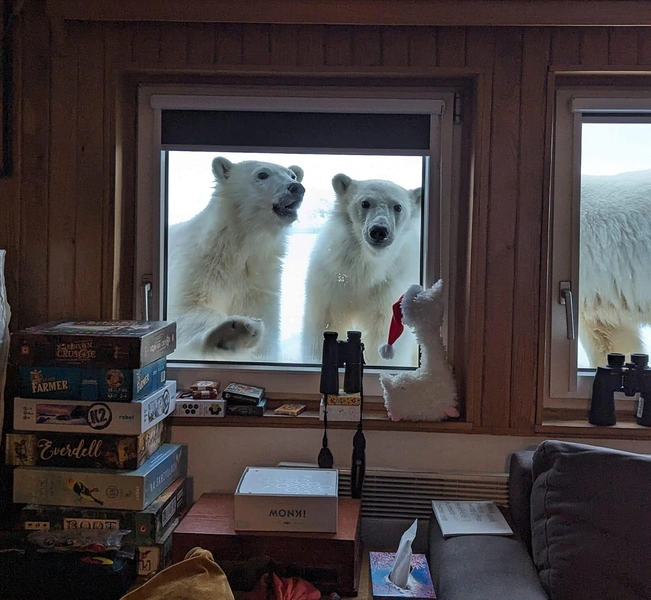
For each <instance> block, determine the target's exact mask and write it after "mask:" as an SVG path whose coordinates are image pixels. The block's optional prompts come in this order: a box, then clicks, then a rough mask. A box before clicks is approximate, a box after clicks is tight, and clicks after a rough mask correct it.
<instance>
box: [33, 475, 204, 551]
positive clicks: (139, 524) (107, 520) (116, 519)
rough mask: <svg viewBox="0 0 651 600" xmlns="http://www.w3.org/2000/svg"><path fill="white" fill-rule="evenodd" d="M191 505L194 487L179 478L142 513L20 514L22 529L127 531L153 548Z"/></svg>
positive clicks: (52, 510) (50, 509)
mask: <svg viewBox="0 0 651 600" xmlns="http://www.w3.org/2000/svg"><path fill="white" fill-rule="evenodd" d="M191 504H192V484H191V479H190V478H187V477H178V478H177V479H176V480H175V481H174V482H173V483H172V485H170V486H169V487H168V488H167V489H166V490H165V491H164V492H163V493H162V494H160V495H159V496H158V498H156V499H155V500H154V501H153V502H152V503H151V504H150V505H149V506H148V507H147V508H145V509H144V510H140V511H133V510H107V509H104V508H82V507H76V508H75V507H72V506H44V505H38V504H28V505H27V506H25V507H23V509H22V510H21V511H20V523H21V526H22V528H23V529H26V530H40V531H48V530H50V529H128V530H129V531H131V532H132V533H131V534H129V537H128V539H129V540H133V541H134V543H135V544H138V545H143V546H151V545H153V544H156V543H157V542H158V541H160V539H161V537H162V535H163V533H164V532H165V531H166V529H167V527H168V525H169V524H170V523H172V522H173V521H174V520H176V519H179V518H180V517H181V515H183V514H184V512H185V511H186V509H187V508H189V507H190V505H191Z"/></svg>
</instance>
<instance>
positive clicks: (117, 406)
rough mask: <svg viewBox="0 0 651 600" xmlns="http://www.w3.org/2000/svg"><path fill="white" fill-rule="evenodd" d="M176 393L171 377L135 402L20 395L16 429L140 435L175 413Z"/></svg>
mask: <svg viewBox="0 0 651 600" xmlns="http://www.w3.org/2000/svg"><path fill="white" fill-rule="evenodd" d="M175 396H176V381H168V382H167V383H166V384H165V385H164V386H163V387H162V388H161V389H159V390H156V391H155V392H153V393H152V394H150V395H149V396H147V397H146V398H143V399H142V400H136V401H135V402H87V401H83V400H54V399H47V400H46V399H43V398H41V399H36V398H19V397H17V398H15V399H14V429H17V430H18V431H54V432H59V433H68V432H69V433H98V432H101V433H110V434H114V435H140V434H141V433H144V432H145V431H147V430H148V429H150V428H151V427H153V426H154V425H156V423H159V422H160V421H162V420H163V419H164V418H165V417H167V416H168V415H170V414H172V412H173V411H174V406H175Z"/></svg>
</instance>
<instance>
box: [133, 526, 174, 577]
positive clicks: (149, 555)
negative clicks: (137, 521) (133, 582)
mask: <svg viewBox="0 0 651 600" xmlns="http://www.w3.org/2000/svg"><path fill="white" fill-rule="evenodd" d="M178 524H179V520H178V519H176V520H175V521H173V522H172V523H171V524H170V526H169V527H168V528H167V530H166V531H165V532H164V533H163V536H162V538H161V539H160V541H158V542H157V543H154V544H151V545H149V546H138V575H139V576H142V575H145V576H147V577H149V576H151V575H154V574H155V573H158V571H162V570H163V569H164V568H165V567H168V566H169V565H171V564H172V534H173V533H174V529H175V528H176V526H177V525H178Z"/></svg>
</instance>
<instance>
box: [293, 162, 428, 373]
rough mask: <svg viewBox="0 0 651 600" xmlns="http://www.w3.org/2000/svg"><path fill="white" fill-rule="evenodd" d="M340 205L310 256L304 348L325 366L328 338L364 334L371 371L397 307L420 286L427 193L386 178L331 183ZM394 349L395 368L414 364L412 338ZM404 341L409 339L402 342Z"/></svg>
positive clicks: (341, 176) (340, 176) (341, 178)
mask: <svg viewBox="0 0 651 600" xmlns="http://www.w3.org/2000/svg"><path fill="white" fill-rule="evenodd" d="M332 187H333V189H334V191H335V196H336V198H335V203H334V209H333V212H332V214H331V215H330V217H329V219H328V221H327V222H326V224H325V225H324V227H323V228H322V230H321V232H320V233H319V236H318V238H317V240H316V242H315V244H314V248H313V249H312V253H311V255H310V260H309V265H308V271H307V273H308V274H307V278H306V283H305V315H304V321H303V348H304V352H305V353H306V356H307V358H308V360H311V361H316V362H320V361H321V359H322V356H321V354H322V349H323V333H324V331H336V332H337V333H339V335H340V337H341V338H342V339H345V338H346V332H347V331H349V330H360V331H361V332H362V342H364V346H365V354H364V356H365V361H366V363H367V364H380V361H381V358H380V355H379V354H378V352H377V348H378V346H379V345H380V343H381V342H382V341H383V340H384V341H386V337H387V334H388V331H389V322H390V320H391V307H392V305H393V303H394V302H396V300H398V298H399V297H400V296H401V294H403V293H404V291H405V290H406V289H407V288H408V287H409V285H411V284H412V283H417V282H418V281H419V279H420V212H421V210H420V209H421V188H416V189H412V190H406V189H405V188H403V187H400V186H399V185H397V184H395V183H393V182H391V181H385V180H382V179H369V180H362V181H356V180H354V179H352V178H351V177H349V176H348V175H345V174H343V173H339V174H338V175H335V176H334V177H333V179H332ZM409 337H410V336H409V334H407V335H405V336H402V337H401V339H400V340H399V342H398V344H397V345H396V353H395V358H394V360H395V364H402V365H405V364H408V365H413V364H414V362H415V357H416V351H415V348H416V347H415V342H414V338H413V336H412V337H411V339H409ZM403 338H404V339H403Z"/></svg>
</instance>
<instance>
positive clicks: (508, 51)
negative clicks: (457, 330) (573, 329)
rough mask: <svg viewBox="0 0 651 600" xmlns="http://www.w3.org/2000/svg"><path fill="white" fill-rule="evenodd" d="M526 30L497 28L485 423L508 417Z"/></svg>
mask: <svg viewBox="0 0 651 600" xmlns="http://www.w3.org/2000/svg"><path fill="white" fill-rule="evenodd" d="M521 44H522V31H521V30H520V29H503V30H497V31H496V35H495V70H494V83H493V85H494V87H493V104H492V110H493V119H492V140H491V177H490V198H489V208H488V250H487V257H486V299H485V318H486V325H485V336H486V337H485V346H484V393H483V399H484V402H485V405H484V406H483V407H482V420H481V423H482V425H483V426H486V427H496V428H497V427H504V426H505V424H507V423H508V422H509V415H510V400H511V376H510V372H509V369H508V368H504V364H510V363H511V356H512V333H513V283H514V281H513V273H514V264H515V207H516V205H517V201H518V193H519V189H518V150H519V141H520V120H519V116H520V76H521V68H522V55H521V50H520V49H521Z"/></svg>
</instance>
